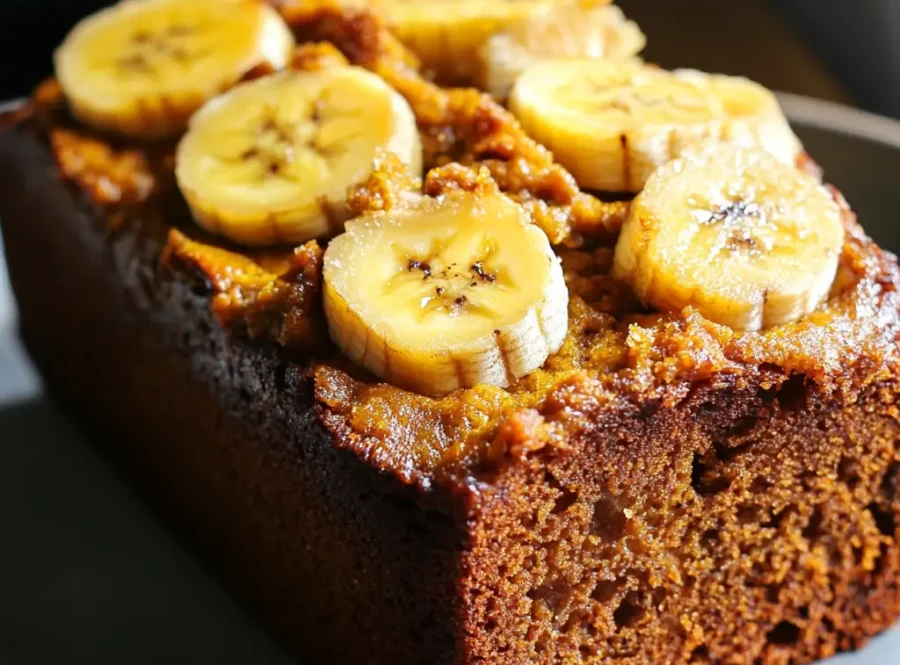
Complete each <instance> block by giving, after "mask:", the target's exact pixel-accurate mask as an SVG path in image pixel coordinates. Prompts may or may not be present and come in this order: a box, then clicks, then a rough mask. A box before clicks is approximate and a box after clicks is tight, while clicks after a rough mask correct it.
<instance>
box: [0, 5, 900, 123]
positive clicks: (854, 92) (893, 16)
mask: <svg viewBox="0 0 900 665" xmlns="http://www.w3.org/2000/svg"><path fill="white" fill-rule="evenodd" d="M488 1H489V0H488ZM105 4H110V3H109V2H104V1H103V0H0V98H9V97H15V96H19V95H23V94H26V93H27V92H28V91H29V90H30V89H31V87H32V86H33V85H34V83H35V82H37V81H38V80H40V79H41V78H42V77H44V76H46V75H48V74H49V73H50V71H51V64H50V54H51V52H52V50H53V48H54V46H55V45H56V44H58V43H59V41H60V40H61V39H62V37H63V35H64V34H65V33H66V31H67V30H68V28H69V27H71V26H72V24H74V23H75V22H76V21H77V20H78V19H79V18H80V17H82V16H84V15H85V14H86V13H88V12H89V11H92V10H94V9H96V8H98V7H101V6H103V5H105ZM618 4H619V5H620V6H621V7H622V9H623V10H624V11H625V13H626V15H628V16H629V17H630V18H632V19H634V20H636V21H638V23H639V24H640V25H641V27H642V28H643V30H644V32H645V33H646V34H647V36H648V39H649V46H648V48H647V50H646V52H645V55H646V57H647V59H649V60H653V61H656V62H658V63H660V64H661V65H663V66H666V67H675V66H684V67H697V68H699V69H705V70H707V71H719V72H723V73H727V74H741V75H744V76H749V77H751V78H753V79H756V80H758V81H759V82H760V83H763V84H764V85H766V86H767V87H769V88H773V89H776V90H785V91H789V92H795V93H799V94H805V95H811V96H814V97H820V98H824V99H829V100H832V101H838V102H843V103H848V104H854V105H856V106H859V107H861V108H865V109H867V110H870V111H875V112H878V113H882V114H886V115H894V116H897V117H900V86H896V85H893V84H892V82H894V81H896V80H897V78H898V77H900V0H619V2H618Z"/></svg>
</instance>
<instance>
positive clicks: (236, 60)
mask: <svg viewBox="0 0 900 665" xmlns="http://www.w3.org/2000/svg"><path fill="white" fill-rule="evenodd" d="M293 46H294V38H293V35H292V34H291V31H290V30H289V28H288V27H287V25H286V24H285V22H284V20H283V19H282V18H281V16H280V15H279V14H278V13H277V12H276V11H275V9H273V8H272V7H270V6H268V5H267V4H265V3H263V2H258V1H255V0H215V1H212V0H128V2H120V3H119V4H116V5H113V6H111V7H108V8H106V9H103V10H101V11H99V12H97V13H95V14H92V15H91V16H88V17H87V18H85V19H83V20H82V21H81V22H80V23H79V24H78V25H76V26H75V28H73V30H72V31H71V32H70V33H69V35H68V36H67V37H66V39H65V41H64V42H63V43H62V45H61V46H60V47H59V48H58V49H57V51H56V53H55V54H54V63H55V67H56V75H57V78H58V79H59V83H60V86H61V87H62V90H63V92H64V93H65V95H66V98H67V100H68V102H69V105H70V107H71V109H72V112H73V113H74V114H75V115H76V116H78V117H79V118H80V119H81V120H83V121H84V122H87V123H89V124H92V125H95V126H97V127H100V128H102V129H106V130H109V131H113V132H117V133H121V134H125V135H128V136H133V137H140V138H158V137H162V136H167V135H172V134H178V133H180V132H181V131H183V130H184V128H185V126H186V124H187V121H188V119H189V118H190V116H191V114H192V113H193V112H194V111H196V110H197V109H198V108H199V107H200V106H202V105H203V103H204V102H206V100H207V99H209V98H210V97H212V96H214V95H216V94H218V93H219V92H221V91H223V90H225V89H227V88H229V87H230V86H232V85H234V84H235V83H236V82H237V81H238V80H240V78H241V77H242V76H243V75H244V74H246V73H247V72H248V71H250V70H251V69H253V68H255V67H258V66H261V65H266V66H269V67H272V68H274V69H281V68H282V67H284V66H285V64H286V63H287V62H288V60H289V58H290V54H291V50H292V49H293Z"/></svg>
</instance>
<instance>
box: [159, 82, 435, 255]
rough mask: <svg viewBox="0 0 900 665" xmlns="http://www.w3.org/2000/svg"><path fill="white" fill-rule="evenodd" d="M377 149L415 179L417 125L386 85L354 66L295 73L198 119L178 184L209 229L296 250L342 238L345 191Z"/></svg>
mask: <svg viewBox="0 0 900 665" xmlns="http://www.w3.org/2000/svg"><path fill="white" fill-rule="evenodd" d="M381 151H386V152H391V153H395V154H396V155H397V156H398V157H399V158H400V159H401V160H402V161H403V162H404V163H405V164H406V165H407V166H408V168H409V169H410V171H411V172H412V173H413V175H414V176H415V177H417V178H418V177H419V176H420V175H421V171H422V147H421V144H420V141H419V133H418V130H417V129H416V121H415V117H414V116H413V113H412V111H411V110H410V108H409V105H408V104H407V103H406V101H405V100H404V99H403V98H402V97H401V96H400V95H399V94H397V93H396V92H395V91H394V90H393V89H392V88H391V87H390V86H388V85H387V83H385V82H384V81H383V80H382V79H381V78H379V77H378V76H376V75H375V74H372V73H370V72H368V71H366V70H364V69H361V68H358V67H335V68H328V69H323V70H318V71H311V72H293V71H291V72H283V73H280V74H275V75H273V76H268V77H264V78H260V79H257V80H255V81H250V82H247V83H242V84H240V85H238V86H236V87H235V88H233V89H232V90H230V91H229V92H227V93H225V94H224V95H222V96H220V97H216V98H215V99H213V100H211V101H210V102H209V103H208V104H207V105H206V106H204V107H203V108H202V109H201V110H200V111H198V112H197V114H196V115H194V117H193V118H192V119H191V123H190V128H189V130H188V132H187V134H186V135H185V136H184V138H183V139H182V141H181V143H180V144H179V146H178V152H177V155H176V166H175V176H176V178H177V180H178V185H179V187H180V188H181V191H182V193H183V194H184V196H185V199H186V200H187V202H188V204H189V205H190V207H191V210H192V212H193V214H194V218H195V219H196V220H197V223H198V224H200V226H202V227H204V228H205V229H207V230H208V231H211V232H213V233H219V234H222V235H224V236H226V237H228V238H230V239H231V240H234V241H235V242H238V243H240V244H243V245H270V244H278V243H300V242H304V241H306V240H309V239H310V238H321V237H324V236H329V235H333V234H334V233H338V232H340V231H341V230H342V223H343V221H344V219H345V218H346V217H347V216H348V215H347V213H346V210H345V208H346V200H347V189H348V188H349V187H351V186H352V185H354V184H356V183H358V182H360V181H361V180H363V179H364V178H366V177H367V176H368V175H369V173H370V172H371V171H372V168H373V163H374V160H375V158H376V156H377V155H378V154H379V153H380V152H381Z"/></svg>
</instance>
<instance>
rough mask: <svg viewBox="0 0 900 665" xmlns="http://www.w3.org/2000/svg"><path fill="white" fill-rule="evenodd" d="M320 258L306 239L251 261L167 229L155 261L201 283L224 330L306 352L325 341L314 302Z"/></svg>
mask: <svg viewBox="0 0 900 665" xmlns="http://www.w3.org/2000/svg"><path fill="white" fill-rule="evenodd" d="M322 254H323V251H322V248H321V247H320V246H319V244H318V243H317V242H316V241H315V240H310V241H309V242H308V243H306V244H305V245H301V246H300V247H297V248H295V249H294V250H293V251H290V252H287V251H285V252H281V253H274V252H270V253H262V254H259V255H257V256H255V257H253V258H250V257H247V256H244V255H242V254H237V253H235V252H231V251H228V250H225V249H221V248H219V247H215V246H213V245H209V244H206V243H202V242H197V241H195V240H191V239H190V238H188V237H187V236H185V235H184V234H183V233H182V232H181V231H178V230H177V229H172V230H171V231H170V233H169V240H168V244H167V245H166V247H165V249H164V250H163V254H162V257H161V259H160V262H161V263H162V265H164V266H167V267H169V268H173V269H175V270H176V271H177V270H179V269H182V268H188V269H189V270H190V271H192V272H193V274H194V275H195V276H199V277H200V278H201V279H202V280H203V282H204V283H205V284H206V285H207V286H208V287H209V288H210V290H211V291H212V292H213V297H212V311H213V313H214V314H215V315H216V317H217V318H218V319H219V321H220V322H221V324H222V325H223V326H225V327H228V328H240V329H244V330H246V331H247V333H248V334H249V336H250V338H251V339H260V338H262V339H267V340H273V341H275V342H277V343H278V344H280V345H281V346H284V347H287V348H291V349H296V350H300V351H308V350H310V349H313V348H315V347H316V346H319V345H321V344H323V343H324V341H325V339H326V335H325V332H324V323H323V321H322V314H321V311H320V305H319V302H318V293H319V284H320V281H321V276H322Z"/></svg>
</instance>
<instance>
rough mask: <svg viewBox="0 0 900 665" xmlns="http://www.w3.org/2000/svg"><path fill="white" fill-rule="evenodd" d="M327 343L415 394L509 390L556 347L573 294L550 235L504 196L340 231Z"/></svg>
mask: <svg viewBox="0 0 900 665" xmlns="http://www.w3.org/2000/svg"><path fill="white" fill-rule="evenodd" d="M323 274H324V284H325V286H324V303H325V314H326V316H327V318H328V324H329V330H330V332H331V337H332V339H333V340H334V342H335V343H336V344H337V346H338V347H339V348H340V349H341V350H342V351H343V352H344V353H345V354H346V355H347V356H349V357H350V358H351V359H352V360H354V361H355V362H357V363H359V364H360V365H362V366H364V367H366V368H367V369H368V370H369V371H371V372H372V373H373V374H375V375H377V376H378V377H380V378H382V379H384V380H386V381H389V382H391V383H394V384H397V385H400V386H402V387H405V388H407V389H410V390H414V391H417V392H421V393H425V394H429V395H441V394H445V393H448V392H450V391H453V390H456V389H458V388H465V387H470V386H474V385H476V384H491V385H497V386H506V385H508V384H509V383H510V382H512V381H514V380H515V379H516V378H519V377H521V376H524V375H525V374H528V373H530V372H532V371H534V370H536V369H538V368H539V367H540V366H541V365H542V364H543V363H544V361H545V360H546V359H547V357H548V355H549V354H551V353H555V352H556V351H557V350H558V349H559V347H560V346H561V345H562V342H563V339H564V337H565V334H566V329H567V326H568V291H567V290H566V285H565V281H564V279H563V274H562V268H561V266H560V262H559V259H558V258H557V257H556V255H555V254H554V253H553V251H552V250H551V249H550V244H549V242H548V240H547V237H546V236H545V235H544V234H543V233H542V232H541V231H540V230H539V229H538V228H537V227H535V226H533V225H532V224H530V223H529V220H528V218H527V216H526V215H525V213H524V212H523V211H522V209H521V208H520V207H519V206H517V205H516V204H515V203H513V202H512V201H510V200H509V199H507V198H506V197H505V196H503V195H501V194H499V193H492V194H489V195H478V196H476V195H473V194H470V193H453V194H448V195H445V196H444V197H442V198H440V199H431V198H426V199H423V200H422V201H421V202H420V204H419V205H417V206H416V207H413V208H407V209H397V210H392V211H391V212H389V213H384V214H377V215H370V216H367V217H362V218H359V219H357V220H353V221H351V222H348V223H347V232H346V233H344V234H343V235H341V236H338V237H337V238H335V239H334V240H332V242H331V244H330V245H329V246H328V249H327V250H326V253H325V265H324V273H323Z"/></svg>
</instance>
